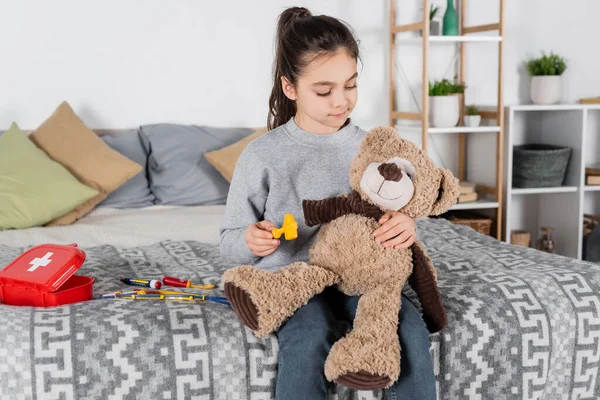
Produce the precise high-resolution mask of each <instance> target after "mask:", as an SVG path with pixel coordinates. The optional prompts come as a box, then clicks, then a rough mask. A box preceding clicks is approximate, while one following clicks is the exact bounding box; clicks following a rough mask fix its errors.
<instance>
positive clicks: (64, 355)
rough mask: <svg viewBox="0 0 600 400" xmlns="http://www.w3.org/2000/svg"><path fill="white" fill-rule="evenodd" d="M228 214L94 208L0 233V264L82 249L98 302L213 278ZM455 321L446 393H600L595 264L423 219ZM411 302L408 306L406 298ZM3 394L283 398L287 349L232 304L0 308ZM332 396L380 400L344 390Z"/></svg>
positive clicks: (598, 270) (438, 360) (445, 364)
mask: <svg viewBox="0 0 600 400" xmlns="http://www.w3.org/2000/svg"><path fill="white" fill-rule="evenodd" d="M223 211H224V207H223V206H150V207H144V208H137V209H116V208H109V207H102V208H97V209H95V210H94V211H92V212H91V213H90V214H88V215H87V216H85V217H84V218H82V219H81V220H79V221H78V222H76V223H75V224H72V225H69V226H62V227H46V228H29V229H21V230H12V231H4V232H0V265H6V264H7V263H8V262H10V261H11V260H12V259H14V258H15V257H16V256H17V255H18V254H20V253H21V252H22V251H24V250H25V249H27V248H28V247H31V246H33V245H36V244H40V243H48V242H52V243H64V244H67V243H73V242H76V243H78V245H79V246H80V247H82V248H83V249H84V250H85V251H86V253H87V258H86V262H85V263H84V265H83V267H82V268H81V270H80V274H85V275H88V276H92V277H94V279H95V283H94V293H95V295H100V294H105V293H111V292H114V291H116V290H121V289H123V288H124V287H123V285H122V284H121V282H119V280H118V278H120V277H125V276H140V275H144V276H147V277H159V278H160V277H162V276H165V275H173V276H181V277H186V278H189V279H192V280H195V281H202V282H206V283H213V284H215V285H216V289H215V292H216V293H219V294H220V293H222V285H221V279H220V277H221V274H222V272H223V271H224V270H225V269H227V268H230V267H232V266H233V265H232V264H229V263H227V262H225V261H224V260H223V259H222V258H221V257H220V254H219V249H218V229H219V224H220V220H221V216H222V214H223ZM418 234H419V239H420V240H422V241H423V242H424V243H425V245H426V246H427V248H428V251H429V253H430V256H431V257H432V259H433V260H434V263H435V266H436V267H437V269H438V274H439V283H440V287H441V292H442V296H443V300H444V303H445V306H446V309H447V312H448V318H449V326H448V327H447V328H446V329H444V330H443V331H442V332H440V333H438V334H434V335H431V348H430V354H431V356H432V358H433V360H434V365H435V374H436V376H437V383H438V394H439V398H440V399H459V398H460V399H567V398H569V399H570V398H577V399H593V398H598V397H599V396H600V389H599V383H598V379H597V377H598V367H599V366H600V342H599V339H600V314H599V313H600V301H599V297H598V293H599V289H600V288H599V286H600V267H599V266H598V265H595V264H591V263H585V262H579V261H576V260H572V259H567V258H563V257H560V256H555V255H546V254H542V253H540V252H537V251H535V250H532V249H526V248H521V247H516V246H511V245H508V244H505V243H502V242H499V241H496V240H494V239H493V238H490V237H487V236H484V235H481V234H479V233H477V232H475V231H473V230H471V229H470V228H468V227H464V226H459V225H455V224H452V223H450V222H448V221H446V220H443V219H428V218H426V219H421V220H419V221H418ZM407 294H408V295H409V296H413V298H414V295H413V293H412V292H411V291H410V289H407ZM0 318H1V320H2V324H0V355H1V356H0V360H1V362H0V380H1V384H0V398H1V399H33V398H38V399H41V398H43V399H80V398H81V399H83V398H85V399H121V398H123V399H134V398H150V399H188V398H198V399H228V400H230V399H272V398H274V385H275V378H276V374H277V355H278V346H277V340H276V338H275V337H274V336H273V335H272V336H269V337H267V338H265V339H258V338H256V337H255V336H254V335H253V334H252V333H251V332H250V331H249V330H247V329H246V328H245V327H243V325H241V323H240V322H239V321H238V319H237V318H236V316H235V314H234V313H233V311H232V310H231V309H230V308H228V307H227V306H224V305H221V304H216V303H209V302H203V303H200V304H192V303H190V302H175V301H173V302H144V301H130V300H116V299H111V300H93V301H90V302H86V303H79V304H74V305H71V306H65V307H57V308H48V309H43V308H29V307H14V306H7V305H0ZM330 397H331V399H339V400H341V399H365V400H366V399H381V398H383V394H382V393H381V392H356V391H351V390H347V389H345V388H343V387H339V386H335V385H333V386H332V387H331V396H330Z"/></svg>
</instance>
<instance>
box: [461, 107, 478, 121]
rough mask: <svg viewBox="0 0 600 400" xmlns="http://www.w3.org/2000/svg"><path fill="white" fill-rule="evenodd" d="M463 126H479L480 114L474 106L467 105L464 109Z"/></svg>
mask: <svg viewBox="0 0 600 400" xmlns="http://www.w3.org/2000/svg"><path fill="white" fill-rule="evenodd" d="M464 119H465V126H479V124H480V123H481V115H479V110H478V109H477V107H475V106H467V108H466V110H465V117H464Z"/></svg>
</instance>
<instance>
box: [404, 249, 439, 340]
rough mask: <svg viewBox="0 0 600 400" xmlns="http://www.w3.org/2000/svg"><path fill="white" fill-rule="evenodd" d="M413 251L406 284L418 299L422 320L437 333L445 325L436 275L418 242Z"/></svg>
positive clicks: (432, 331)
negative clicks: (410, 271) (409, 274)
mask: <svg viewBox="0 0 600 400" xmlns="http://www.w3.org/2000/svg"><path fill="white" fill-rule="evenodd" d="M411 248H412V251H413V272H412V275H411V276H410V277H409V279H408V283H409V284H410V286H411V287H412V289H413V290H414V291H415V293H416V294H417V296H418V297H419V303H421V308H422V309H423V320H424V321H425V323H426V324H427V329H428V330H429V332H431V333H435V332H439V331H440V330H442V329H443V328H444V327H445V326H446V325H447V323H448V322H447V319H446V310H445V308H444V304H443V302H442V296H441V294H440V289H439V288H438V285H437V274H436V271H435V267H434V266H433V262H432V261H431V258H429V256H428V255H427V251H426V250H425V248H424V247H423V245H422V244H421V243H420V242H418V241H417V242H415V243H414V244H413V245H412V246H411Z"/></svg>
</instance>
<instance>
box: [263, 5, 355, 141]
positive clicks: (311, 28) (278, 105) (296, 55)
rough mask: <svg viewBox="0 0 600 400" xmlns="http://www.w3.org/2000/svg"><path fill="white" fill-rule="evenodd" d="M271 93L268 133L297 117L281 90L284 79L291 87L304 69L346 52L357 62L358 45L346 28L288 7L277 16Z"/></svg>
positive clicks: (297, 8)
mask: <svg viewBox="0 0 600 400" xmlns="http://www.w3.org/2000/svg"><path fill="white" fill-rule="evenodd" d="M276 46H277V47H276V52H275V61H274V62H273V89H272V90H271V97H270V98H269V117H268V119H267V128H268V129H269V130H271V129H274V128H277V127H278V126H280V125H283V124H285V123H286V122H287V121H289V119H290V118H291V117H293V116H294V115H295V114H296V102H295V101H292V100H290V99H288V98H287V97H286V95H285V93H283V88H282V87H281V77H282V76H284V77H286V78H287V80H288V81H289V82H290V83H291V84H292V85H294V86H296V84H297V82H298V78H299V77H300V76H301V75H302V72H303V70H304V68H306V66H307V65H308V64H310V63H311V62H312V61H313V60H314V59H316V58H317V57H320V56H322V55H329V54H333V53H335V52H336V51H338V49H340V48H342V49H345V50H346V51H347V52H348V54H349V55H350V56H351V57H354V59H355V60H358V59H359V55H358V42H357V40H356V39H355V38H354V35H353V34H352V31H351V29H350V27H349V26H348V25H346V24H345V23H343V22H342V21H340V20H338V19H335V18H332V17H328V16H326V15H312V14H311V13H310V11H308V10H307V9H306V8H304V7H291V8H288V9H286V10H285V11H284V12H282V13H281V15H280V16H279V22H278V24H277V39H276Z"/></svg>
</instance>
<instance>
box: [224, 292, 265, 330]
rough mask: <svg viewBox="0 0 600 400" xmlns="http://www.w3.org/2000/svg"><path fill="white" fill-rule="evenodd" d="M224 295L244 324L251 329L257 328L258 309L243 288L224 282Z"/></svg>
mask: <svg viewBox="0 0 600 400" xmlns="http://www.w3.org/2000/svg"><path fill="white" fill-rule="evenodd" d="M225 296H226V297H227V299H228V300H229V302H230V303H231V307H233V310H234V311H235V313H236V314H237V315H238V317H239V318H240V320H241V321H242V323H243V324H244V325H246V326H247V327H248V328H250V329H251V330H253V331H257V330H258V310H257V309H256V306H255V305H254V303H253V302H252V300H251V299H250V295H249V294H248V292H247V291H245V290H244V289H242V288H240V287H238V286H236V285H234V284H233V283H231V282H226V283H225Z"/></svg>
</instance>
